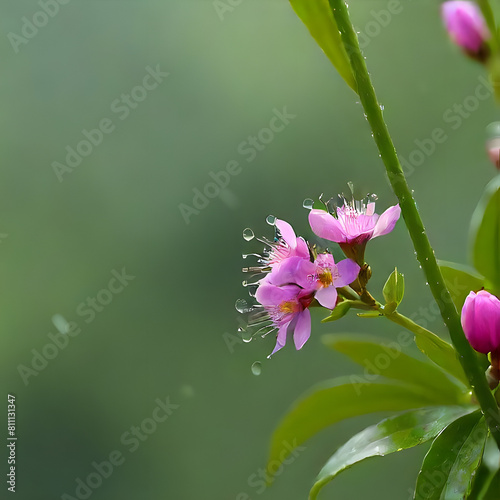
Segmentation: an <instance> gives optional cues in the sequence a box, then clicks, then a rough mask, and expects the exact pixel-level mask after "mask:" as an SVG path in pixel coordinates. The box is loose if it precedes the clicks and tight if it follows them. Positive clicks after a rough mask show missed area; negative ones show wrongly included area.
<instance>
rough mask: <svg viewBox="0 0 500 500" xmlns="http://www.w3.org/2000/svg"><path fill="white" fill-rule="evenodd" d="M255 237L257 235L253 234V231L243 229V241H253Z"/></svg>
mask: <svg viewBox="0 0 500 500" xmlns="http://www.w3.org/2000/svg"><path fill="white" fill-rule="evenodd" d="M254 237H255V234H253V231H252V230H251V229H250V228H249V227H247V228H246V229H243V239H244V240H245V241H250V240H253V239H254Z"/></svg>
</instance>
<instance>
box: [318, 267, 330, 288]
mask: <svg viewBox="0 0 500 500" xmlns="http://www.w3.org/2000/svg"><path fill="white" fill-rule="evenodd" d="M318 281H319V282H320V283H321V285H322V286H324V287H327V286H330V285H331V284H332V283H333V276H332V271H331V269H330V268H329V267H327V268H325V269H323V270H322V271H321V272H320V273H318Z"/></svg>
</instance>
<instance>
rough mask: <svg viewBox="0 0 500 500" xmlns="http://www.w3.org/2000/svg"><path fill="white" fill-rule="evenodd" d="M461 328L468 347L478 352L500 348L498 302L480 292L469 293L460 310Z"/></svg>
mask: <svg viewBox="0 0 500 500" xmlns="http://www.w3.org/2000/svg"><path fill="white" fill-rule="evenodd" d="M462 327H463V329H464V333H465V336H466V337H467V340H468V341H469V343H470V345H471V346H472V347H473V348H474V349H475V350H476V351H478V352H482V353H485V354H487V353H489V352H492V351H497V350H498V349H499V348H500V300H498V299H497V298H496V297H495V296H494V295H491V293H488V292H486V291H485V290H481V291H479V292H477V293H474V292H471V293H470V294H469V296H468V297H467V298H466V299H465V303H464V306H463V308H462Z"/></svg>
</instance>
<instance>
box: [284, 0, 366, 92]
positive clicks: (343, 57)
mask: <svg viewBox="0 0 500 500" xmlns="http://www.w3.org/2000/svg"><path fill="white" fill-rule="evenodd" d="M290 4H291V5H292V8H293V10H294V11H295V13H296V14H297V16H299V18H300V19H301V20H302V22H303V23H304V24H305V25H306V27H307V29H308V30H309V33H311V35H312V37H313V38H314V39H315V40H316V43H317V44H318V45H319V46H320V47H321V49H322V50H323V52H324V53H325V54H326V56H327V57H328V59H330V61H331V63H332V64H333V65H334V66H335V68H336V69H337V71H338V72H339V74H340V76H341V77H342V78H343V79H344V80H345V81H346V83H347V84H348V85H349V87H351V88H352V89H353V90H354V92H357V85H356V80H355V79H354V75H353V72H352V69H351V63H350V61H349V57H348V55H347V52H346V50H345V48H344V45H343V43H342V40H341V38H340V32H339V29H338V27H337V23H336V22H335V19H334V18H333V14H332V11H331V10H330V4H329V3H328V0H290Z"/></svg>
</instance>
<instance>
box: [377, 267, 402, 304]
mask: <svg viewBox="0 0 500 500" xmlns="http://www.w3.org/2000/svg"><path fill="white" fill-rule="evenodd" d="M382 293H383V294H384V298H385V303H386V304H395V305H396V307H397V306H398V305H399V304H400V303H401V301H402V300H403V295H404V293H405V278H404V276H403V275H402V274H401V273H398V270H397V269H395V270H394V271H393V272H392V274H391V275H390V276H389V278H388V279H387V281H386V282H385V285H384V289H383V291H382Z"/></svg>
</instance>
